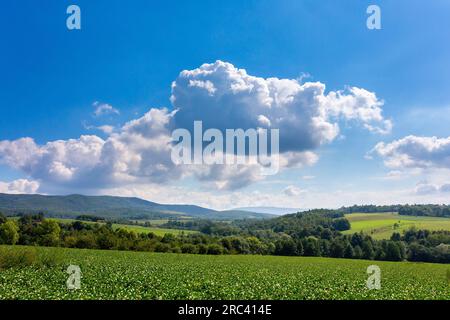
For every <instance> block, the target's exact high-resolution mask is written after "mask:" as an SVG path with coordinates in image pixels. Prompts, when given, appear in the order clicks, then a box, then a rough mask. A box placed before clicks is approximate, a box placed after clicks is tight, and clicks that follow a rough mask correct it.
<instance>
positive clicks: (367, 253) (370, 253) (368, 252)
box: [361, 240, 375, 260]
mask: <svg viewBox="0 0 450 320" xmlns="http://www.w3.org/2000/svg"><path fill="white" fill-rule="evenodd" d="M361 249H362V253H363V254H362V257H363V258H364V259H367V260H372V259H373V258H374V256H375V251H374V250H373V245H372V242H371V241H370V240H364V242H363V243H362V248H361Z"/></svg>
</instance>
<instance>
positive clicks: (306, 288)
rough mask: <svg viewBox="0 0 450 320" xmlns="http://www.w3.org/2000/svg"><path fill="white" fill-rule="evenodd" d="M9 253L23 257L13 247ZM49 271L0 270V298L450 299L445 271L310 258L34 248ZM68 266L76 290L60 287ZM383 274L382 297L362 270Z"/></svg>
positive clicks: (441, 267) (434, 266) (433, 266)
mask: <svg viewBox="0 0 450 320" xmlns="http://www.w3.org/2000/svg"><path fill="white" fill-rule="evenodd" d="M7 248H11V247H7ZM13 250H24V247H15V248H14V249H13ZM35 250H37V254H38V256H53V257H54V260H55V261H58V262H57V264H56V265H53V266H51V267H48V266H47V267H43V266H40V267H37V266H28V267H20V268H17V267H13V268H9V269H4V270H1V271H0V299H449V298H450V285H449V283H448V280H447V276H446V274H447V272H448V270H450V266H448V265H440V264H427V263H410V262H379V261H364V260H346V259H330V258H314V257H273V256H245V255H239V256H204V255H181V254H158V253H143V252H125V251H123V252H120V251H99V250H80V249H64V248H41V247H37V248H36V249H35ZM69 264H75V265H78V266H80V268H81V271H82V280H81V289H80V290H75V291H70V290H68V289H67V288H66V280H67V277H68V274H67V273H66V268H67V267H68V265H69ZM372 264H376V265H378V266H379V267H380V268H381V272H382V273H381V290H369V289H367V288H366V280H367V277H368V275H367V274H366V269H367V267H368V266H369V265H372Z"/></svg>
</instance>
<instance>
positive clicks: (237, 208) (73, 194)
mask: <svg viewBox="0 0 450 320" xmlns="http://www.w3.org/2000/svg"><path fill="white" fill-rule="evenodd" d="M0 195H12V196H33V195H37V196H49V197H70V196H82V197H114V198H127V199H138V200H144V201H147V202H151V203H155V204H158V205H180V206H198V205H196V204H192V203H160V202H156V201H152V200H148V199H143V198H139V197H136V196H135V197H129V196H119V195H108V194H101V195H100V194H97V195H87V194H80V193H72V194H41V193H4V192H0ZM397 205H398V206H408V205H410V206H415V205H423V206H427V205H438V206H448V205H450V204H448V203H391V204H385V205H375V204H372V203H361V204H356V203H355V204H352V205H349V206H339V207H315V208H284V207H271V206H255V207H233V208H226V209H223V210H218V209H214V208H210V207H206V206H198V207H201V208H204V209H209V210H214V211H248V212H255V213H268V214H270V215H274V216H281V215H286V214H292V213H296V212H295V211H294V212H290V211H289V212H287V213H271V212H268V211H267V212H258V211H257V209H258V208H260V209H264V210H266V209H267V210H269V209H272V210H288V209H293V210H297V212H306V211H310V210H321V209H325V210H339V209H343V208H350V207H353V206H359V207H363V206H376V207H381V206H397ZM252 209H253V210H254V211H252Z"/></svg>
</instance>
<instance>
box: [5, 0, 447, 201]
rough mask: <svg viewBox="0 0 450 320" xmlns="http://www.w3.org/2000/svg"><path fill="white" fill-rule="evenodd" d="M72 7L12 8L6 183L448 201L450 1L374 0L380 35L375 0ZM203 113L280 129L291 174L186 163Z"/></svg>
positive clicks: (81, 189) (244, 197)
mask: <svg viewBox="0 0 450 320" xmlns="http://www.w3.org/2000/svg"><path fill="white" fill-rule="evenodd" d="M405 4H407V5H405ZM67 5H68V4H67V3H64V2H53V3H49V4H46V5H43V6H39V7H38V8H36V6H35V4H34V3H33V1H28V0H24V1H17V2H9V3H5V4H4V8H3V10H2V13H6V14H4V15H3V16H2V19H0V27H2V29H3V30H9V31H8V32H6V33H4V36H5V39H6V43H8V45H7V46H5V48H4V49H3V50H2V52H1V53H0V56H1V57H2V59H0V67H1V69H2V70H3V71H4V72H2V75H1V76H0V86H1V87H2V88H3V89H2V92H1V93H0V103H1V106H2V107H1V108H0V119H1V120H0V193H7V194H17V193H22V194H52V195H63V194H81V195H99V194H102V195H110V196H126V197H137V198H140V199H143V200H147V201H153V202H157V203H162V204H180V203H183V204H189V205H197V206H201V207H205V208H212V209H214V210H232V209H235V208H246V207H250V208H251V207H253V208H254V207H273V208H281V209H282V208H305V209H306V208H308V209H309V208H340V207H344V206H345V207H348V206H351V205H354V204H357V205H362V204H364V203H370V204H373V205H388V204H407V203H409V204H415V203H423V204H450V202H449V200H448V199H449V195H450V130H449V126H448V123H449V121H450V97H449V96H448V94H447V91H448V87H449V85H450V60H449V59H448V56H449V55H450V43H448V42H445V41H443V40H442V39H446V38H448V30H449V28H450V3H448V2H444V1H439V2H433V3H430V4H427V5H426V6H424V5H423V3H421V2H420V1H408V2H405V1H397V2H395V3H393V2H389V1H383V0H380V1H377V5H379V6H380V7H381V8H382V10H381V29H380V30H372V29H369V28H368V27H367V24H366V21H367V19H368V17H369V16H368V14H367V11H366V10H367V7H368V5H369V2H368V1H358V2H352V3H350V2H349V3H336V2H335V1H332V0H325V1H322V2H320V3H316V2H310V1H302V2H297V1H274V0H268V1H263V2H261V1H256V0H251V1H248V2H247V3H246V4H245V5H242V4H241V3H239V2H231V3H227V4H225V3H220V4H215V6H211V5H209V3H208V2H207V1H199V2H195V3H189V4H188V3H178V4H177V5H176V6H171V5H170V4H167V3H162V2H161V3H149V2H146V1H142V0H139V1H135V2H134V3H133V4H130V5H127V6H124V5H123V4H121V3H120V2H118V1H112V2H111V1H106V0H99V1H96V2H92V1H91V2H90V1H86V0H79V1H77V5H79V7H80V8H81V15H82V19H81V21H82V22H81V25H80V29H79V30H77V29H74V30H72V29H68V28H67V27H66V19H67V17H68V15H67V14H66V9H67ZM106 9H107V10H106ZM199 12H202V14H201V16H200V17H199V14H198V13H199ZM419 14H420V17H421V19H416V18H415V17H417V15H419ZM418 20H420V21H418ZM279 21H283V23H282V24H280V23H279ZM230 22H232V23H230ZM430 35H432V36H430ZM195 121H202V122H203V126H204V129H205V131H206V129H215V130H217V132H219V133H222V134H223V133H224V132H225V131H226V130H228V129H234V130H236V129H243V130H254V131H255V132H256V131H258V132H260V131H262V130H268V131H270V130H273V129H275V130H279V141H277V142H279V153H278V154H277V155H278V156H279V161H280V163H279V164H280V166H279V171H278V172H276V174H272V175H262V174H261V173H260V169H264V168H265V167H264V165H261V164H258V165H247V164H233V165H230V164H216V163H214V164H209V163H201V164H191V163H182V164H177V163H175V162H174V161H173V158H171V156H172V153H171V152H173V149H174V148H173V141H172V140H171V137H172V136H173V132H174V131H175V130H176V129H184V130H186V131H188V132H195V131H193V130H194V129H193V128H194V123H195ZM216 139H217V138H216ZM211 142H212V138H211ZM214 142H216V140H214ZM233 142H234V140H233ZM202 143H203V142H202ZM202 146H203V145H202ZM221 146H222V145H221ZM273 147H278V144H275V142H273V141H271V142H270V148H271V150H272V148H273ZM258 148H259V149H258V152H259V153H261V149H260V148H261V146H260V145H259V146H258ZM250 149H251V148H250V147H249V153H250ZM232 150H233V151H232V154H231V155H233V156H235V155H236V154H235V153H234V152H235V151H234V147H233V149H232ZM244 150H246V149H245V148H244ZM238 151H239V149H238V148H237V151H236V153H238ZM229 154H230V153H228V154H225V155H229ZM222 155H224V154H222ZM244 155H245V154H244ZM194 156H195V154H194ZM249 158H250V156H249ZM238 159H239V157H238Z"/></svg>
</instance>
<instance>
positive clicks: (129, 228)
mask: <svg viewBox="0 0 450 320" xmlns="http://www.w3.org/2000/svg"><path fill="white" fill-rule="evenodd" d="M49 220H55V221H58V222H61V223H72V222H75V221H77V220H76V219H61V218H49ZM148 221H149V222H150V223H152V224H153V225H155V227H145V226H140V225H130V224H120V223H113V225H112V228H113V229H114V230H116V229H119V228H120V229H125V230H127V231H134V232H136V233H150V232H152V233H154V234H155V235H157V236H160V237H163V236H164V235H165V234H168V233H169V234H173V235H180V234H182V233H184V234H193V233H198V232H197V231H192V230H179V229H168V228H160V227H158V225H161V224H163V223H166V222H167V221H168V220H148ZM83 223H87V224H95V223H97V222H92V221H83ZM99 223H100V224H102V222H99Z"/></svg>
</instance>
